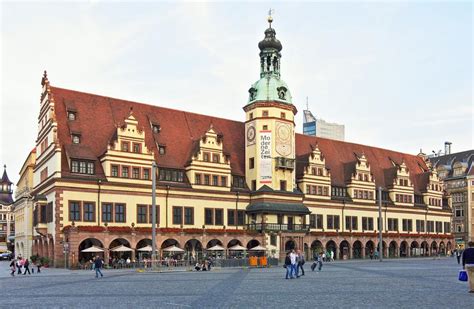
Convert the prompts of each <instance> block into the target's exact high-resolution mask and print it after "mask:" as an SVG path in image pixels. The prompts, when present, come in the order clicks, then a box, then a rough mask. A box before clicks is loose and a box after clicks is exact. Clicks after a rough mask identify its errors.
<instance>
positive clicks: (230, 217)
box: [227, 209, 235, 226]
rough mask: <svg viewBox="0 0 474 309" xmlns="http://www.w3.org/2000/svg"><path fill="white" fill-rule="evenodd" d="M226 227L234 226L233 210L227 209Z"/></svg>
mask: <svg viewBox="0 0 474 309" xmlns="http://www.w3.org/2000/svg"><path fill="white" fill-rule="evenodd" d="M227 225H229V226H231V225H235V210H233V209H227Z"/></svg>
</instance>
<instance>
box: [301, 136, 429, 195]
mask: <svg viewBox="0 0 474 309" xmlns="http://www.w3.org/2000/svg"><path fill="white" fill-rule="evenodd" d="M316 144H318V147H319V149H320V150H321V153H322V154H323V155H324V157H325V159H326V167H327V168H329V169H330V171H331V182H332V185H336V186H344V185H346V183H345V178H346V177H347V172H348V166H351V165H352V164H354V161H355V160H356V157H355V154H357V155H358V156H360V155H362V153H364V154H365V157H366V158H367V161H368V163H369V164H370V170H371V172H372V174H373V176H374V178H375V184H376V186H382V187H387V186H388V185H390V184H391V183H392V181H393V177H392V179H387V178H386V177H385V175H386V172H385V170H390V169H392V168H393V167H394V166H393V164H392V161H394V162H396V163H397V164H401V163H402V161H404V162H405V164H406V165H407V167H408V170H409V171H410V180H411V181H412V182H413V183H414V184H415V188H414V189H415V193H418V192H420V189H421V190H422V189H423V188H425V187H426V184H423V183H422V181H419V180H420V179H416V180H418V181H416V180H415V177H416V175H417V174H420V173H423V172H426V171H428V167H427V166H426V164H425V162H424V161H423V159H422V158H421V157H418V156H415V155H410V154H406V153H401V152H396V151H392V150H387V149H381V148H377V147H371V146H366V145H360V144H354V143H348V142H342V141H336V140H330V139H325V138H320V137H314V136H308V135H302V134H296V155H297V157H303V156H308V155H310V153H311V150H312V149H311V145H313V146H314V145H316ZM298 171H300V172H301V169H299V170H297V172H298Z"/></svg>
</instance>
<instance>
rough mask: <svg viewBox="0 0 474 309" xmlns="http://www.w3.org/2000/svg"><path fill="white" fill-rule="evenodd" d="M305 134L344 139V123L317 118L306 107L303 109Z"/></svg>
mask: <svg viewBox="0 0 474 309" xmlns="http://www.w3.org/2000/svg"><path fill="white" fill-rule="evenodd" d="M303 134H305V135H311V136H317V137H323V138H329V139H334V140H338V141H344V136H345V129H344V125H343V124H337V123H332V122H327V121H325V120H323V119H320V118H316V117H314V116H313V114H312V113H311V111H310V110H309V109H306V110H304V111H303Z"/></svg>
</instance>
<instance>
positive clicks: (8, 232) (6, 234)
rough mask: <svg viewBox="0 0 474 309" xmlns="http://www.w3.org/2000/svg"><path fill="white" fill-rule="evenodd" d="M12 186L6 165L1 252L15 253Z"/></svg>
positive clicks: (1, 185)
mask: <svg viewBox="0 0 474 309" xmlns="http://www.w3.org/2000/svg"><path fill="white" fill-rule="evenodd" d="M12 184H13V183H12V182H11V181H10V179H9V178H8V175H7V167H6V165H4V166H3V175H2V179H1V181H0V252H4V251H7V250H9V251H13V246H12V244H13V241H12V240H13V235H14V233H15V226H14V219H13V212H12V203H13V190H12Z"/></svg>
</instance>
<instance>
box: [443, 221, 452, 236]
mask: <svg viewBox="0 0 474 309" xmlns="http://www.w3.org/2000/svg"><path fill="white" fill-rule="evenodd" d="M444 233H445V234H446V233H451V223H449V222H444Z"/></svg>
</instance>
